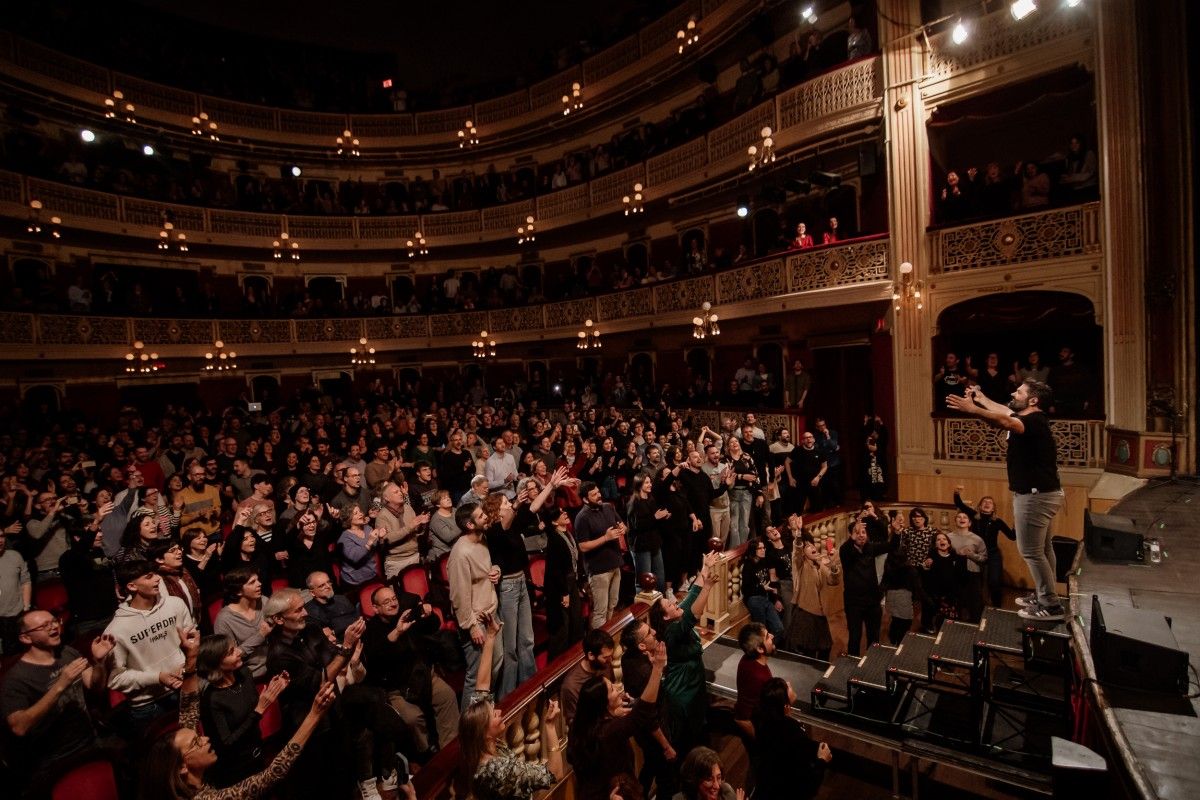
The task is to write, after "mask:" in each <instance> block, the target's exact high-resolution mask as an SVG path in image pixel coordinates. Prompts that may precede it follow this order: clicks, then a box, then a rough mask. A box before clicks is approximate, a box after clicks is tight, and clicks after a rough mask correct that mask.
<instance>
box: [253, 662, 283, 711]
mask: <svg viewBox="0 0 1200 800" xmlns="http://www.w3.org/2000/svg"><path fill="white" fill-rule="evenodd" d="M291 681H292V679H291V677H290V676H289V675H288V674H287V671H286V670H285V671H283V672H281V673H279V674H278V675H276V676H275V677H273V678H271V680H270V682H269V683H268V684H267V685H266V686H265V687H263V690H262V693H261V694H259V696H258V703H257V704H256V705H255V706H254V710H255V711H257V712H258V713H259V714H260V715H261V714H263V713H265V712H266V710H267V709H268V708H270V707H271V705H272V704H274V702H275V701H276V700H277V699H279V695H280V694H282V693H283V690H284V689H286V688H287V687H288V684H289V683H291Z"/></svg>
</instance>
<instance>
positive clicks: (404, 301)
mask: <svg viewBox="0 0 1200 800" xmlns="http://www.w3.org/2000/svg"><path fill="white" fill-rule="evenodd" d="M390 287H391V293H392V308H398V309H400V310H401V311H402V312H403V313H406V314H407V313H419V311H420V310H419V308H417V307H416V306H414V305H412V303H413V300H414V299H415V298H416V292H417V287H416V286H414V285H413V281H412V278H411V277H409V276H408V275H393V276H392V278H391V281H390ZM419 305H420V303H419V301H418V303H417V306H419Z"/></svg>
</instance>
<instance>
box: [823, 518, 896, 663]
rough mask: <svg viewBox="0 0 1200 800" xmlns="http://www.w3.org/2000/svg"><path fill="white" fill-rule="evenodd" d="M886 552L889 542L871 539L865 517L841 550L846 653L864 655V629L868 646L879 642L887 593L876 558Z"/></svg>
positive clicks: (855, 526)
mask: <svg viewBox="0 0 1200 800" xmlns="http://www.w3.org/2000/svg"><path fill="white" fill-rule="evenodd" d="M831 543H832V540H831ZM886 552H887V544H886V543H879V542H872V541H870V540H869V538H868V536H867V523H866V522H865V521H864V520H863V519H862V518H861V517H859V518H858V519H856V520H855V521H854V522H853V523H852V524H851V526H850V538H849V539H847V540H846V542H845V543H843V544H842V546H841V548H840V549H839V550H838V556H839V557H840V560H841V562H842V569H843V570H844V571H845V577H844V579H843V581H842V596H843V598H844V602H845V604H846V631H847V635H848V636H849V641H848V642H847V644H846V652H847V653H849V654H850V655H852V656H858V655H860V654H861V653H862V635H863V629H864V628H865V629H866V634H867V646H868V647H870V646H871V645H873V644H875V643H876V642H878V641H879V626H880V625H881V624H882V622H883V607H882V605H881V602H882V600H883V594H882V592H881V591H880V589H879V574H878V573H877V572H876V571H875V556H877V555H880V554H882V553H886Z"/></svg>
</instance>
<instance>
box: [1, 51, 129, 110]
mask: <svg viewBox="0 0 1200 800" xmlns="http://www.w3.org/2000/svg"><path fill="white" fill-rule="evenodd" d="M13 55H14V61H15V63H16V64H17V66H19V67H23V68H25V69H27V70H29V71H31V72H36V73H37V74H38V75H44V76H45V77H47V78H50V79H51V80H56V81H60V82H62V83H66V84H70V85H71V86H78V87H79V88H80V89H85V90H87V91H89V92H95V93H96V94H99V95H104V96H106V97H107V96H108V95H109V94H110V93H111V92H112V90H113V89H114V88H117V89H119V88H120V87H119V86H117V87H112V86H110V85H109V73H108V70H107V69H105V68H104V67H98V66H96V65H95V64H92V63H89V62H87V61H84V60H82V59H79V58H73V57H71V56H69V55H67V54H66V53H60V52H58V51H57V50H51V49H50V48H49V47H43V46H42V45H40V44H37V43H35V42H31V41H29V40H27V39H20V38H18V39H17V41H16V46H15V47H14V48H13Z"/></svg>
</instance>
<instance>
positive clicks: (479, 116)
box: [472, 89, 529, 125]
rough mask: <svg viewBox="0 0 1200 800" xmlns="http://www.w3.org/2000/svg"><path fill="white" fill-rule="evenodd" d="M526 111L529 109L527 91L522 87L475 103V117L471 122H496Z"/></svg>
mask: <svg viewBox="0 0 1200 800" xmlns="http://www.w3.org/2000/svg"><path fill="white" fill-rule="evenodd" d="M527 111H529V92H528V91H527V90H525V89H522V90H521V91H519V92H512V93H511V94H506V95H504V96H502V97H496V98H493V99H491V100H484V101H483V102H482V103H476V104H475V119H474V120H472V122H474V123H475V124H476V125H481V124H486V123H489V122H498V121H500V120H504V119H512V118H513V117H519V116H521V115H522V114H524V113H526V112H527Z"/></svg>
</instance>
